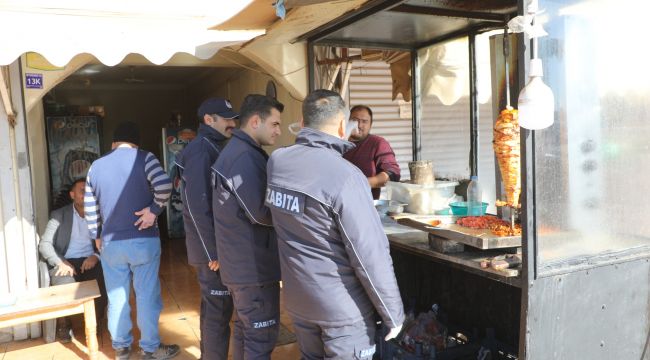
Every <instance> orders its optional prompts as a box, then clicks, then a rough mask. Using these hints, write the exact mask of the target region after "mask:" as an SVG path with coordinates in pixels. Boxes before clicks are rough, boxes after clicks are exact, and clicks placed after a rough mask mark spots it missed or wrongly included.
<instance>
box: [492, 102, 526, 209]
mask: <svg viewBox="0 0 650 360" xmlns="http://www.w3.org/2000/svg"><path fill="white" fill-rule="evenodd" d="M519 132H520V130H519V119H518V114H517V110H515V109H513V108H512V107H509V106H508V107H507V108H506V109H504V110H502V111H501V114H499V118H498V119H497V122H496V124H494V143H493V147H494V153H495V155H496V157H497V160H498V162H499V169H500V170H501V178H502V180H503V187H504V190H505V193H506V201H505V202H504V201H497V206H509V207H511V208H513V209H516V208H518V207H519V195H520V194H521V156H520V138H519Z"/></svg>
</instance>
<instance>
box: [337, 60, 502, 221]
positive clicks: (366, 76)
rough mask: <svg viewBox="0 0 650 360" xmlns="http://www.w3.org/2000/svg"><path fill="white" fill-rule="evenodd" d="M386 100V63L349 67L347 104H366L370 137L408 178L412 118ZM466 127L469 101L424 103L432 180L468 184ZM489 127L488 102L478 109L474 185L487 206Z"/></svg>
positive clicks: (491, 187)
mask: <svg viewBox="0 0 650 360" xmlns="http://www.w3.org/2000/svg"><path fill="white" fill-rule="evenodd" d="M351 54H352V53H351ZM391 98H392V79H391V76H390V69H389V66H388V64H386V63H385V62H364V61H355V62H354V63H353V70H352V73H351V75H350V93H349V104H350V106H354V105H357V104H365V105H368V106H370V107H371V108H372V111H373V114H374V123H373V127H372V131H371V132H372V133H373V134H375V135H379V136H382V137H384V138H385V139H386V140H388V142H389V143H390V144H391V146H392V147H393V150H394V151H395V155H396V156H397V160H398V162H399V165H400V168H401V169H402V179H408V178H409V172H408V162H409V161H411V160H412V158H413V154H412V133H411V127H412V123H411V116H410V115H411V114H410V113H409V114H408V116H400V101H399V100H395V101H392V100H391ZM399 99H401V97H399ZM401 103H402V110H405V109H406V108H408V109H409V110H410V106H411V104H410V103H404V102H403V101H401ZM402 112H403V113H404V111H402ZM402 115H404V114H402ZM469 123H470V119H469V96H464V97H461V98H460V99H459V100H458V101H457V102H456V103H455V104H453V105H449V106H445V105H442V104H441V103H440V101H439V100H438V99H437V98H435V97H428V98H423V103H422V122H421V124H422V125H421V126H422V127H421V131H422V159H423V160H433V163H434V172H435V174H436V177H437V178H447V179H453V180H462V179H469V175H470V170H469V155H470V154H469V152H470V129H469ZM493 124H494V119H493V114H492V106H491V102H490V101H488V102H487V104H481V105H479V164H478V167H479V181H480V183H481V187H482V188H483V198H484V200H485V201H488V202H489V203H490V204H493V203H494V200H495V197H496V196H495V177H494V174H495V162H494V151H493V150H492V126H493ZM490 211H491V212H494V211H495V208H494V207H493V206H491V207H490Z"/></svg>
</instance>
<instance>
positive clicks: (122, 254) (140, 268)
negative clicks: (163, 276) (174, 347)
mask: <svg viewBox="0 0 650 360" xmlns="http://www.w3.org/2000/svg"><path fill="white" fill-rule="evenodd" d="M101 258H102V266H103V270H104V282H105V283H106V292H107V293H108V331H109V332H110V333H111V339H112V341H113V348H114V349H119V348H125V347H128V346H131V343H132V342H133V335H132V334H131V328H132V326H133V324H132V323H131V306H130V305H129V296H130V292H131V278H133V289H134V290H135V299H136V306H137V316H138V318H137V320H138V328H139V329H140V334H141V336H140V347H141V348H142V349H143V350H144V351H149V352H152V351H155V350H156V349H157V348H158V346H159V345H160V334H159V333H158V320H159V318H160V311H161V310H162V299H161V297H160V280H159V279H158V269H159V267H160V238H157V237H149V238H135V239H130V240H119V241H110V242H107V243H105V244H103V249H102V253H101Z"/></svg>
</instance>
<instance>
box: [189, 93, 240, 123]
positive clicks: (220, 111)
mask: <svg viewBox="0 0 650 360" xmlns="http://www.w3.org/2000/svg"><path fill="white" fill-rule="evenodd" d="M197 114H198V115H199V118H201V119H203V116H205V115H206V114H207V115H212V114H217V115H219V116H221V117H222V118H226V119H235V118H238V117H239V114H237V113H236V112H235V111H233V109H232V105H231V104H230V101H228V100H226V99H223V98H209V99H207V100H205V101H204V102H203V103H202V104H201V106H199V111H197Z"/></svg>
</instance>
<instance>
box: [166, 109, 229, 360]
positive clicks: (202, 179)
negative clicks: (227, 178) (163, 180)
mask: <svg viewBox="0 0 650 360" xmlns="http://www.w3.org/2000/svg"><path fill="white" fill-rule="evenodd" d="M198 116H199V121H200V123H199V134H198V136H197V137H196V138H195V139H194V140H192V142H190V143H189V144H188V145H187V146H186V147H185V149H183V151H181V153H180V154H178V156H177V157H176V166H178V168H179V170H180V174H181V179H182V181H183V184H182V192H181V198H182V199H183V222H184V225H185V245H186V247H187V260H188V262H189V263H190V265H193V266H194V268H195V269H196V274H197V277H198V280H199V285H200V286H201V314H200V322H199V327H200V329H201V343H200V344H201V359H203V360H227V359H228V343H229V340H230V318H231V317H232V310H233V307H232V298H231V297H230V291H228V288H227V287H226V286H225V285H224V284H223V283H222V282H221V272H220V271H219V261H218V254H217V243H216V240H215V232H214V220H213V215H212V185H211V172H210V166H211V165H212V164H213V163H214V162H215V161H216V160H217V157H218V156H219V153H220V152H221V150H222V149H223V147H224V146H225V145H226V142H227V140H228V139H229V138H230V137H231V136H232V130H233V129H234V128H235V126H236V123H235V119H236V118H237V117H238V116H239V115H238V114H237V113H236V112H234V111H233V109H232V105H230V102H229V101H228V100H225V99H221V98H211V99H207V100H205V101H204V102H203V103H202V104H201V106H200V107H199V110H198Z"/></svg>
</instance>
